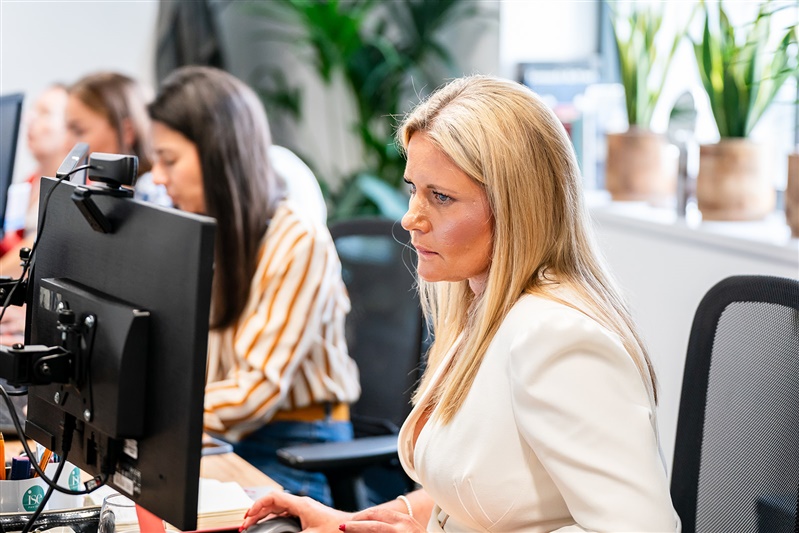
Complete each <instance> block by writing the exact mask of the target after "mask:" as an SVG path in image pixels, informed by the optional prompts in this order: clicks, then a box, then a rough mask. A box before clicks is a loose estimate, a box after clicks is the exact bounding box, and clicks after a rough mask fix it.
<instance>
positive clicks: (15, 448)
mask: <svg viewBox="0 0 799 533" xmlns="http://www.w3.org/2000/svg"><path fill="white" fill-rule="evenodd" d="M28 445H29V446H30V447H31V449H32V450H33V451H35V450H36V443H35V442H34V441H28ZM21 451H23V449H22V444H21V443H20V442H19V440H17V439H13V440H12V439H9V440H7V441H6V442H5V460H6V462H10V461H11V458H12V457H16V456H17V455H19V454H20V452H21ZM200 477H204V478H210V479H217V480H219V481H236V482H238V484H239V485H241V486H242V487H245V488H246V487H274V488H276V489H278V490H281V489H282V488H283V487H281V486H280V485H279V484H277V482H275V481H274V480H272V478H270V477H269V476H267V475H266V474H264V473H263V472H261V471H260V470H258V469H257V468H255V467H254V466H252V465H251V464H250V463H248V462H247V461H245V460H244V459H242V458H241V457H239V456H238V455H236V454H235V453H220V454H216V455H206V456H203V458H202V459H201V460H200Z"/></svg>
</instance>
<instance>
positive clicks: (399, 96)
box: [246, 0, 476, 219]
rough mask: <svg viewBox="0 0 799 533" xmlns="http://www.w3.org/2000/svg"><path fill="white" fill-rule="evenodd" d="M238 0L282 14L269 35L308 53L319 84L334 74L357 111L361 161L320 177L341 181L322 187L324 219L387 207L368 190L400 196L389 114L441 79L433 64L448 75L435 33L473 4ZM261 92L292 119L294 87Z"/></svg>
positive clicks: (400, 166)
mask: <svg viewBox="0 0 799 533" xmlns="http://www.w3.org/2000/svg"><path fill="white" fill-rule="evenodd" d="M246 5H247V8H248V9H249V10H250V12H252V13H257V14H261V15H264V16H268V17H270V18H272V19H273V20H274V19H275V18H276V17H278V18H280V19H282V20H283V21H285V22H286V25H285V27H284V34H283V35H275V34H274V33H273V34H272V35H270V36H269V38H271V39H276V38H277V39H282V40H284V41H286V42H292V43H296V44H297V45H298V46H297V51H298V53H303V52H305V53H310V58H308V59H307V62H308V63H309V64H312V65H313V66H314V69H315V71H316V72H317V74H318V75H319V77H320V79H321V80H323V81H324V82H325V83H330V82H331V81H332V80H333V78H334V75H336V74H340V75H342V77H343V79H344V80H345V81H346V85H347V87H348V89H349V92H350V94H351V95H352V98H353V101H354V102H355V107H356V110H357V115H356V116H355V117H353V121H352V123H351V124H349V125H348V126H349V128H350V131H351V132H352V133H353V134H354V135H356V136H357V138H358V139H359V140H360V143H361V145H362V146H363V149H364V153H365V154H366V155H365V161H364V165H363V168H362V169H361V170H360V171H358V172H356V173H355V174H353V175H351V176H344V177H338V178H339V179H338V180H333V179H330V178H334V177H332V176H329V177H327V181H339V182H341V183H342V186H341V187H340V188H338V189H337V190H336V191H330V189H329V188H327V189H326V190H327V193H328V197H329V200H330V203H331V212H330V218H331V219H336V218H342V217H345V216H352V215H353V214H368V213H372V212H374V211H375V210H377V211H379V212H381V213H384V211H383V209H388V210H389V211H391V210H392V209H393V207H386V206H389V205H391V206H395V202H393V201H392V202H387V203H386V202H384V201H383V200H385V198H386V197H387V194H386V191H385V190H381V192H379V193H376V191H377V190H378V189H380V188H379V187H378V188H375V187H374V181H375V180H378V181H382V182H383V183H385V184H386V185H388V186H389V188H390V189H393V190H394V192H395V193H396V194H398V195H400V197H402V195H404V193H401V192H399V190H400V188H401V187H402V183H403V182H402V175H403V170H404V166H405V164H404V160H403V158H402V156H401V155H400V153H399V152H398V150H397V147H396V146H395V144H394V140H393V131H394V127H395V126H396V122H397V117H398V116H400V115H401V114H402V113H404V112H405V111H406V110H407V109H406V106H407V105H408V104H410V103H411V102H412V101H414V100H417V99H418V96H419V94H418V93H417V90H418V89H419V88H425V89H426V90H431V89H433V88H435V87H436V86H438V85H439V84H440V83H441V82H442V81H443V80H442V79H441V78H440V77H436V76H434V75H432V74H431V72H432V71H434V70H435V69H436V68H439V67H443V68H444V70H447V71H448V72H447V74H448V75H454V74H455V72H454V63H453V59H452V55H451V53H450V51H449V49H448V48H447V46H446V45H445V44H443V43H442V42H441V41H440V34H441V31H442V30H443V29H444V28H446V27H448V26H450V25H452V24H455V23H456V22H458V21H460V20H463V19H465V18H468V17H471V16H472V15H473V14H474V13H475V12H476V11H475V6H474V4H473V3H472V2H467V1H463V0H435V1H429V0H392V1H390V2H381V1H378V0H349V1H347V0H317V1H309V0H272V1H270V2H255V3H248V4H246ZM297 28H299V29H300V31H299V33H298V32H297ZM439 70H440V68H439ZM261 94H262V97H263V98H264V100H265V102H266V103H267V105H272V106H275V105H277V106H280V107H282V108H284V109H288V110H289V111H290V114H291V115H292V116H294V117H295V118H298V116H299V115H298V113H297V112H295V110H298V109H299V92H298V91H297V90H294V89H291V88H289V87H287V86H286V84H282V85H280V84H275V83H274V81H272V83H271V88H270V89H269V90H267V91H262V93H261ZM363 176H370V178H367V179H365V178H364V177H363ZM353 188H355V189H356V190H354V191H353V190H351V189H353ZM406 202H407V200H406ZM392 212H393V211H392ZM384 214H387V213H384Z"/></svg>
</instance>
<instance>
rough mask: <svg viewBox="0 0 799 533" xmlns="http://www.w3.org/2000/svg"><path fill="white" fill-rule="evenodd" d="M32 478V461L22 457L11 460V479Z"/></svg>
mask: <svg viewBox="0 0 799 533" xmlns="http://www.w3.org/2000/svg"><path fill="white" fill-rule="evenodd" d="M30 477H31V462H30V459H28V458H27V457H22V456H20V457H14V458H13V459H11V479H30Z"/></svg>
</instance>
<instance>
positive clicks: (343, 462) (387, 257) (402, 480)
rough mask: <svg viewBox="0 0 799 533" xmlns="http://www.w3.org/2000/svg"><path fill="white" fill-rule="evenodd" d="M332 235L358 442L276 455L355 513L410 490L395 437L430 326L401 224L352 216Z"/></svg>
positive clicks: (340, 506) (336, 226)
mask: <svg viewBox="0 0 799 533" xmlns="http://www.w3.org/2000/svg"><path fill="white" fill-rule="evenodd" d="M330 233H331V235H332V236H333V241H334V243H335V246H336V250H337V251H338V254H339V257H340V258H341V264H342V277H343V278H344V283H345V284H346V286H347V291H348V292H349V296H350V301H351V303H352V310H351V311H350V313H349V315H348V316H347V321H346V338H347V345H348V348H349V353H350V356H351V357H352V358H353V359H354V360H355V362H356V363H357V364H358V369H359V371H360V377H361V397H360V399H359V400H358V402H356V403H355V404H353V405H352V406H351V407H350V415H351V420H352V425H353V429H354V433H355V439H354V440H353V441H350V442H336V443H324V444H314V445H305V446H292V447H288V448H283V449H281V450H278V458H279V460H280V461H282V462H283V463H284V464H288V465H290V466H292V467H294V468H299V469H303V470H311V471H321V472H323V473H324V474H325V476H326V477H327V480H328V484H329V485H330V488H331V493H332V497H333V503H334V505H335V507H336V508H338V509H342V510H350V511H355V510H359V509H363V508H365V507H368V506H370V505H373V504H375V503H380V502H381V501H386V500H389V499H392V498H394V497H396V496H397V495H398V494H403V493H405V492H407V491H408V490H411V489H413V483H412V481H411V480H410V479H409V478H408V477H407V476H406V475H405V473H404V472H403V471H402V468H401V467H400V465H399V460H398V457H397V433H398V432H399V428H400V427H401V426H402V423H403V421H404V420H405V418H406V417H407V416H408V414H409V413H410V411H411V407H412V406H411V395H412V393H413V391H414V389H415V387H416V384H417V382H418V380H419V377H420V376H421V366H422V354H423V351H424V339H425V334H424V332H425V331H426V328H425V327H424V325H423V319H422V312H421V309H420V306H419V298H418V295H417V292H416V290H415V277H414V275H413V273H412V272H413V271H414V268H415V264H416V259H415V251H414V250H413V249H412V248H410V247H409V246H408V243H409V242H410V236H409V234H408V232H407V231H405V230H404V229H403V228H402V227H401V226H400V225H399V223H398V222H395V221H393V220H390V219H383V218H361V219H353V220H347V221H342V222H338V223H335V224H333V225H331V227H330Z"/></svg>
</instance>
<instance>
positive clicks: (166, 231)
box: [26, 178, 216, 530]
mask: <svg viewBox="0 0 799 533" xmlns="http://www.w3.org/2000/svg"><path fill="white" fill-rule="evenodd" d="M54 183H55V181H54V180H52V179H49V178H45V179H43V180H42V190H41V198H45V197H46V196H47V194H48V191H50V189H51V188H52V187H53V185H54ZM74 189H75V185H73V184H71V183H68V182H65V183H62V184H61V185H59V186H57V187H56V189H55V190H54V191H53V195H52V198H51V200H50V202H49V205H48V207H47V213H46V219H45V221H44V222H42V213H41V211H40V213H39V219H40V222H39V223H40V227H42V226H43V231H42V234H41V237H40V240H39V243H38V247H37V249H36V258H35V266H34V269H33V273H32V276H31V278H32V287H31V288H30V292H29V295H28V297H29V300H28V315H29V316H28V330H27V331H26V341H27V343H28V344H29V345H30V344H44V345H48V346H49V345H53V344H54V343H55V344H57V343H58V337H57V333H56V332H54V329H55V328H54V327H53V318H52V315H53V309H52V308H53V307H54V305H53V303H54V301H56V300H58V299H59V298H62V296H59V292H60V291H61V290H62V289H60V288H59V287H61V288H63V287H66V289H63V290H65V291H66V293H67V294H70V295H71V296H69V298H70V299H71V300H72V301H73V302H74V303H73V307H75V306H77V307H79V308H82V310H81V312H84V311H87V310H88V311H90V312H94V313H96V314H97V316H96V326H95V327H96V336H95V337H94V340H93V342H94V343H95V346H94V350H93V352H92V355H91V367H92V372H94V374H95V375H94V376H92V380H93V381H94V382H95V383H94V385H95V389H94V390H93V392H91V394H93V401H92V402H90V403H91V405H89V403H87V402H86V396H87V394H86V390H87V388H86V387H84V390H83V391H80V390H77V391H76V390H73V389H70V385H57V384H52V385H45V386H35V387H31V388H30V393H29V407H28V423H27V426H26V433H28V435H29V436H30V437H32V438H34V439H36V440H38V441H40V442H41V441H46V442H42V444H45V445H48V446H50V445H52V446H54V447H55V450H56V451H58V450H59V449H60V446H61V444H62V442H61V437H60V435H59V428H60V425H61V424H63V420H64V412H65V410H68V411H70V412H72V413H75V414H78V415H80V410H79V409H80V408H81V407H80V406H79V404H77V403H76V402H78V401H79V400H81V398H80V395H81V394H83V398H82V401H83V402H84V403H86V404H87V405H88V406H89V407H90V408H91V409H93V411H92V412H91V413H90V414H89V416H88V417H87V418H88V419H90V421H86V420H85V419H83V418H82V417H80V416H78V417H77V418H78V431H76V432H75V438H74V441H73V444H72V451H71V452H70V454H69V460H70V462H73V463H75V464H76V465H78V466H79V467H81V468H82V469H84V470H85V471H87V472H89V473H91V474H93V475H97V474H98V471H99V465H98V464H97V458H96V457H95V455H96V453H97V450H96V449H94V448H95V447H96V442H95V441H93V440H92V439H95V438H96V437H97V435H95V433H96V432H98V431H99V432H100V433H102V432H103V431H106V429H101V430H97V427H100V424H102V425H103V427H104V428H105V427H106V426H107V424H108V422H109V418H114V417H116V418H119V419H120V420H111V423H117V422H118V424H117V425H115V426H114V431H117V430H118V431H119V432H120V434H121V435H122V436H125V432H126V431H133V433H134V434H138V435H139V436H137V437H134V438H131V439H129V440H128V441H126V446H125V452H124V453H123V454H122V456H121V457H120V458H119V461H118V463H117V467H116V471H115V473H114V475H113V476H112V477H111V479H110V480H109V483H110V484H111V485H112V486H114V487H115V488H116V489H118V490H119V491H120V492H122V493H123V494H126V495H128V496H129V497H130V498H132V499H133V500H135V501H136V502H137V503H138V504H140V505H141V506H142V507H144V508H146V509H148V510H149V511H151V512H152V513H154V514H155V515H157V516H159V517H161V518H163V519H165V520H167V521H168V522H170V523H171V524H173V525H175V526H177V527H179V528H180V529H184V530H192V529H195V527H196V518H197V516H196V510H197V497H198V496H197V495H198V487H199V476H200V456H201V441H202V419H203V398H204V386H205V365H206V350H207V342H208V314H209V307H210V288H211V279H212V271H213V247H214V233H215V227H216V224H215V221H214V220H213V219H211V218H208V217H203V216H198V215H193V214H189V213H184V212H181V211H177V210H173V209H169V208H162V207H158V206H154V205H149V204H145V203H142V202H139V201H136V200H132V199H120V198H112V197H103V196H94V197H93V198H94V199H95V201H96V203H97V205H98V207H99V208H100V210H101V211H102V212H103V213H104V214H105V215H106V216H107V217H108V219H109V220H110V221H111V224H112V226H113V233H110V234H104V233H99V232H97V231H95V230H93V229H92V228H91V227H90V226H89V224H88V223H87V221H86V220H85V219H84V218H83V216H82V215H81V212H80V211H79V210H78V208H77V207H76V206H75V204H74V203H73V201H72V200H71V199H70V196H71V194H72V192H73V190H74ZM40 209H41V206H40ZM77 294H79V296H76V295H77ZM96 295H102V297H97V296H96ZM63 298H67V297H63ZM100 300H102V301H103V302H105V303H104V304H103V305H100V303H98V302H99V301H100ZM87 302H88V303H87ZM92 302H94V304H93V303H92ZM109 302H110V303H109ZM117 303H119V304H120V305H118V306H117ZM92 305H94V307H92ZM109 306H111V307H113V306H117V307H119V309H122V310H123V311H124V309H126V308H127V309H136V310H144V311H146V312H148V313H149V317H148V321H147V322H148V324H147V328H146V330H147V331H146V332H145V333H144V334H139V333H131V334H130V335H131V336H134V337H137V338H138V339H146V349H144V350H143V353H144V357H145V358H146V361H145V362H144V365H143V376H144V379H143V380H142V379H139V378H136V377H134V374H135V371H133V372H130V373H128V371H127V370H124V371H123V372H122V374H123V375H122V376H121V377H120V379H119V382H118V383H114V380H113V376H112V377H111V378H108V375H104V377H103V376H101V374H102V373H103V372H106V370H105V369H104V367H102V366H99V365H101V361H104V360H106V359H107V358H110V357H113V355H112V354H105V353H102V351H103V350H104V347H106V346H112V345H113V343H115V342H128V343H130V342H132V343H134V344H135V342H136V340H137V339H136V338H134V339H119V338H117V337H119V335H120V334H121V330H119V328H117V329H116V330H115V329H114V328H116V325H114V326H109V322H111V321H112V318H111V314H112V313H116V312H117V311H112V310H108V309H111V307H109ZM126 306H127V307H126ZM97 309H100V311H97ZM76 314H78V313H76ZM128 314H130V313H128ZM123 315H124V312H123ZM78 319H79V320H82V318H81V317H80V316H79V317H78ZM131 331H134V332H135V330H131ZM109 351H110V350H109ZM129 359H130V358H129ZM135 363H136V362H135V361H134V364H135ZM142 389H143V390H142ZM120 391H126V392H124V393H122V394H120ZM65 394H66V396H67V401H65ZM70 394H71V396H70ZM128 394H130V395H132V396H135V395H137V394H140V397H141V398H142V401H138V402H136V403H138V404H139V407H141V406H142V404H143V411H144V426H143V428H141V429H140V430H138V429H135V424H133V426H131V427H134V429H132V430H131V429H129V428H128V426H126V424H125V422H126V421H125V420H124V418H125V415H120V414H117V413H125V412H126V409H133V410H134V411H135V409H136V405H127V406H126V405H116V403H120V404H122V403H124V402H125V398H126V397H127V395H128ZM69 401H72V402H73V403H72V404H70V403H69ZM97 442H101V441H97ZM101 451H102V450H101Z"/></svg>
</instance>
